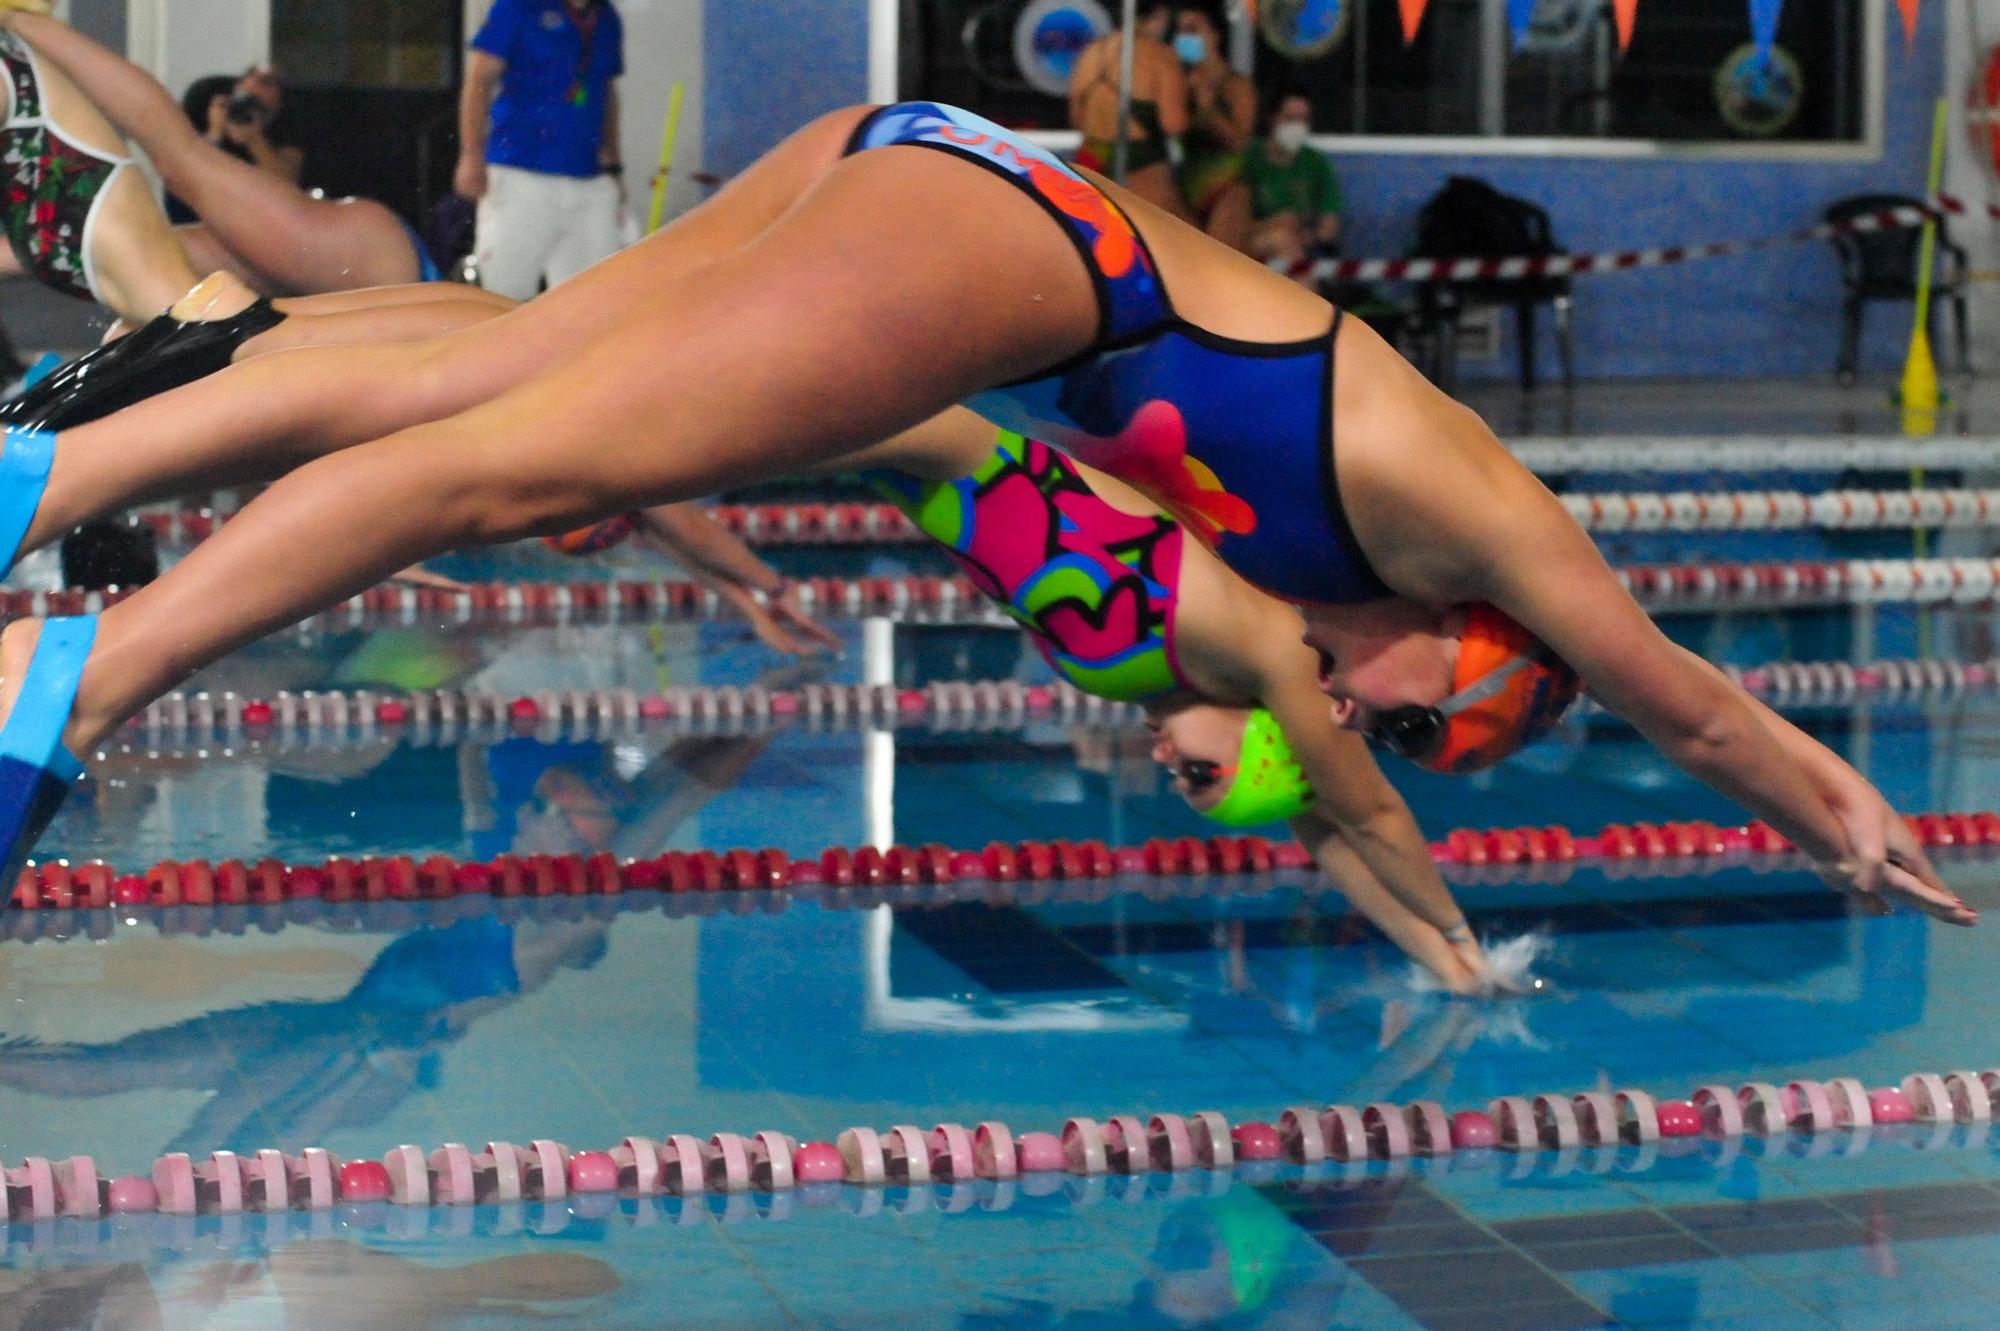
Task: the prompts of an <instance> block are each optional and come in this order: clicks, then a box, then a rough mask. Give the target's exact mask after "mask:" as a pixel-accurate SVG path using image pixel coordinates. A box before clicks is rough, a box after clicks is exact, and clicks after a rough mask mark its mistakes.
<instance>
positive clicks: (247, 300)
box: [167, 272, 257, 323]
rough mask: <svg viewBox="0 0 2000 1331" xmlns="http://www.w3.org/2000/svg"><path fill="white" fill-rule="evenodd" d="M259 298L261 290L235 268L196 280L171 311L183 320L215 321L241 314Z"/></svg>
mask: <svg viewBox="0 0 2000 1331" xmlns="http://www.w3.org/2000/svg"><path fill="white" fill-rule="evenodd" d="M256 302H257V293H256V292H254V291H252V290H251V289H250V287H249V286H248V284H246V283H245V282H244V281H243V279H242V278H240V277H238V276H237V275H236V274H234V273H231V272H216V273H210V274H209V275H208V276H207V277H204V278H202V279H201V281H199V282H197V283H195V284H194V287H193V289H192V290H190V291H189V292H188V293H187V294H186V295H185V296H182V297H181V298H180V299H179V300H177V301H175V302H174V303H173V305H172V307H171V308H169V309H168V310H167V313H168V314H171V315H172V316H173V317H174V318H176V319H178V320H180V321H181V322H182V323H212V322H213V321H215V320H217V319H228V318H232V317H234V316H236V315H238V314H241V313H243V311H245V310H247V309H249V308H250V307H251V306H252V305H254V304H255V303H256Z"/></svg>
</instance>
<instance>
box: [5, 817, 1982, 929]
mask: <svg viewBox="0 0 2000 1331" xmlns="http://www.w3.org/2000/svg"><path fill="white" fill-rule="evenodd" d="M1906 821H1907V822H1908V823H1909V826H1910V828H1911V830H1912V831H1913V832H1914V833H1915V834H1916V836H1917V838H1918V840H1919V841H1921V842H1922V843H1923V844H1924V845H1926V846H1938V847H1952V848H1958V847H1968V848H1975V849H1979V848H1988V847H2000V814H1995V813H1990V812H1978V813H1952V814H1936V813H1928V814H1915V815H1911V816H1910V817H1908V818H1907V819H1906ZM1430 849H1431V856H1432V858H1433V859H1434V860H1435V861H1437V862H1438V863H1440V864H1445V865H1462V866H1468V867H1472V868H1478V867H1483V866H1486V865H1500V866H1510V865H1519V864H1531V865H1533V864H1568V863H1577V862H1582V861H1602V862H1606V863H1624V862H1629V861H1632V860H1648V861H1652V860H1669V859H1671V860H1678V861H1681V862H1682V864H1683V867H1686V866H1688V865H1691V864H1695V863H1699V862H1703V861H1723V860H1736V859H1741V858H1743V857H1747V856H1754V855H1784V854H1789V853H1791V851H1792V850H1793V846H1792V844H1791V843H1790V842H1789V841H1787V840H1786V839H1785V838H1784V837H1783V836H1782V835H1780V834H1779V833H1778V832H1777V831H1776V830H1775V829H1773V828H1771V827H1770V826H1768V825H1767V824H1764V823H1761V822H1753V823H1750V824H1748V825H1747V826H1744V827H1734V828H1725V827H1721V826H1718V825H1717V824H1715V823H1709V822H1672V823H1661V824H1653V823H1633V824H1630V825H1627V824H1624V823H1612V824H1609V825H1607V826H1606V827H1605V828H1604V829H1603V830H1601V831H1600V832H1598V833H1597V834H1596V835H1594V836H1582V837H1579V836H1577V835H1575V834H1574V833H1572V832H1570V831H1569V830H1568V829H1567V828H1563V827H1541V828H1537V827H1523V828H1493V829H1484V830H1481V829H1474V828H1460V829H1459V830H1457V831H1454V832H1452V833H1451V834H1449V835H1448V836H1447V837H1445V839H1444V840H1443V841H1440V842H1436V843H1434V844H1433V845H1432V846H1431V848H1430ZM1311 862H1312V861H1311V856H1309V855H1308V854H1307V853H1306V851H1305V850H1304V849H1303V848H1302V847H1300V846H1299V845H1298V844H1297V843H1296V842H1292V841H1278V842H1274V841H1270V840H1268V839H1266V838H1264V837H1258V836H1244V837H1236V836H1215V837H1208V838H1206V839H1203V838H1200V837H1178V838H1172V839H1170V838H1166V837H1154V838H1152V839H1150V840H1148V841H1147V842H1145V843H1144V844H1143V845H1138V846H1121V847H1118V848H1116V849H1113V848H1111V847H1109V846H1107V845H1106V844H1105V843H1104V842H1102V841H1081V842H1077V841H1066V840H1057V841H1024V842H1021V843H1020V844H1019V845H1008V844H1006V843H1005V842H999V841H996V842H993V843H991V844H989V845H988V846H986V847H985V848H984V849H983V850H978V851H973V850H953V849H951V848H950V847H947V846H941V845H937V844H934V843H933V844H930V845H924V846H902V845H897V846H890V847H889V848H887V849H886V850H878V849H876V848H875V847H873V846H862V847H858V848H856V849H853V850H849V849H847V848H845V847H841V846H835V847H832V848H830V849H828V850H826V851H823V852H822V853H821V854H820V855H819V856H818V857H817V858H816V859H812V860H803V861H801V860H794V859H792V858H791V857H790V856H789V855H787V854H786V853H785V852H784V851H781V850H773V849H765V850H749V849H736V850H725V851H714V850H697V851H685V852H684V851H668V852H666V853H665V854H662V855H659V856H656V857H654V858H650V859H639V860H621V859H619V858H618V857H617V856H615V855H610V854H595V855H526V856H518V855H502V856H500V857H499V858H497V859H495V860H492V861H490V862H486V861H462V860H454V859H452V858H450V857H448V856H444V855H433V856H431V857H430V858H428V859H425V860H422V861H421V862H420V861H417V860H415V859H413V858H411V857H409V856H407V855H398V856H380V857H377V856H370V857H368V858H365V859H359V860H354V859H344V858H334V859H329V860H327V861H325V862H324V863H321V864H317V865H287V864H284V863H281V862H280V861H277V860H261V861H259V862H257V863H256V864H251V865H246V864H244V863H242V862H241V861H239V860H225V861H223V862H222V863H221V864H216V865H211V864H210V863H209V862H208V861H207V860H188V861H174V860H167V861H162V862H161V863H159V864H156V865H154V866H153V867H152V868H151V869H148V870H147V871H146V872H145V874H144V875H138V874H120V873H119V872H118V870H116V869H115V868H113V867H112V866H111V865H109V864H106V863H104V862H103V861H101V860H94V861H91V862H89V863H86V864H79V865H71V864H70V863H68V861H66V860H48V861H43V862H41V863H39V864H30V865H28V866H27V867H25V868H23V869H22V870H21V876H20V878H19V879H18V880H17V881H16V883H15V885H14V890H13V893H12V895H11V897H10V900H11V902H12V904H13V905H14V906H15V907H17V908H20V909H23V910H37V909H43V910H110V909H115V908H122V907H130V906H215V905H259V904H274V903H278V902H283V901H290V900H298V899H307V900H322V901H335V902H344V901H392V900H393V901H438V900H447V899H450V898H453V897H459V896H496V897H522V896H527V897H554V896H596V895H616V894H618V893H622V892H727V891H772V890H784V889H792V888H804V889H820V888H842V887H852V886H855V885H857V884H860V885H865V886H883V885H887V884H898V883H901V884H938V883H953V882H960V881H965V880H986V881H991V882H999V883H1012V882H1017V881H1031V882H1043V881H1050V880H1072V881H1073V880H1081V879H1108V878H1113V877H1119V876H1123V875H1130V874H1222V875H1236V874H1245V873H1252V874H1255V873H1268V872H1270V871H1272V870H1274V869H1303V868H1306V867H1308V866H1309V865H1310V864H1311Z"/></svg>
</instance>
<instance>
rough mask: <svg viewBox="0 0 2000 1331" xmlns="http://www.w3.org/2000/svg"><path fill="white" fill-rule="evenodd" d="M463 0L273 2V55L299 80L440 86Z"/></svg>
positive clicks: (452, 72)
mask: <svg viewBox="0 0 2000 1331" xmlns="http://www.w3.org/2000/svg"><path fill="white" fill-rule="evenodd" d="M463 14H464V4H463V0H272V3H271V60H272V62H273V63H274V64H276V65H277V66H278V68H279V69H281V70H283V71H284V72H285V77H286V79H288V80H289V81H290V82H292V83H295V84H305V85H313V84H317V85H321V86H328V87H368V88H443V87H448V86H450V85H452V84H454V83H456V82H457V80H458V44H459V23H460V20H461V19H462V17H463Z"/></svg>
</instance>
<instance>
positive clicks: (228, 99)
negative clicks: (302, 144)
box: [167, 69, 306, 225]
mask: <svg viewBox="0 0 2000 1331" xmlns="http://www.w3.org/2000/svg"><path fill="white" fill-rule="evenodd" d="M283 106H284V85H283V84H282V83H281V82H280V81H279V80H278V75H277V73H276V71H274V70H268V69H252V70H251V71H250V72H249V73H248V74H245V75H244V76H243V77H242V78H240V79H239V78H232V77H230V76H229V75H227V74H208V75H204V76H203V77H201V78H198V79H196V80H195V81H194V82H193V83H190V84H188V87H187V91H186V92H184V93H182V94H181V110H182V111H184V112H186V113H187V118H188V123H189V124H191V125H193V126H194V128H195V132H196V133H197V134H200V135H201V136H202V138H204V139H206V140H208V141H209V142H210V143H211V144H214V145H215V146H216V147H217V148H220V149H221V150H222V151H223V152H226V153H228V154H229V155H230V156H231V157H234V158H235V159H236V160H237V161H239V162H244V163H247V164H249V165H251V166H254V167H256V168H257V169H258V170H260V171H268V172H270V173H271V174H272V175H274V176H276V177H277V178H278V179H280V180H282V181H284V182H285V183H286V184H288V185H296V184H298V183H299V178H300V177H301V176H302V175H303V174H304V172H305V161H306V155H305V153H304V151H302V150H301V149H298V148H294V147H291V146H289V145H285V144H282V143H281V142H280V140H279V139H278V138H277V137H276V136H275V135H274V134H273V133H272V126H273V125H274V123H275V122H276V120H277V116H278V111H279V110H280V109H282V108H283ZM167 220H168V221H170V222H173V223H174V224H175V225H183V224H186V223H190V222H198V221H200V220H201V219H200V218H198V217H196V216H195V212H194V209H192V208H190V207H188V206H187V204H186V203H185V202H183V201H182V200H181V199H180V198H179V196H177V195H175V194H174V193H173V192H171V191H169V192H168V194H167Z"/></svg>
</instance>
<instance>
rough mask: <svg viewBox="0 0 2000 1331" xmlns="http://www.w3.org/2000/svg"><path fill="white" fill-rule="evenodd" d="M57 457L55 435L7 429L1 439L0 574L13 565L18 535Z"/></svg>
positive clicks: (29, 519) (24, 529)
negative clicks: (1, 562) (3, 561)
mask: <svg viewBox="0 0 2000 1331" xmlns="http://www.w3.org/2000/svg"><path fill="white" fill-rule="evenodd" d="M55 460H56V437H55V436H54V435H52V434H43V433H41V432H40V431H38V430H8V431H7V432H6V436H5V438H4V440H0V558H3V559H5V560H6V562H5V563H4V564H0V575H4V574H5V573H6V572H7V570H8V569H11V568H12V567H14V560H15V559H16V558H18V557H19V556H20V553H21V539H22V538H23V537H25V536H26V535H27V534H28V524H29V523H31V522H33V521H34V520H35V510H36V509H38V508H40V507H41V506H42V493H43V492H44V491H46V490H47V489H48V488H49V468H50V467H51V466H52V465H54V463H55Z"/></svg>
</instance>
